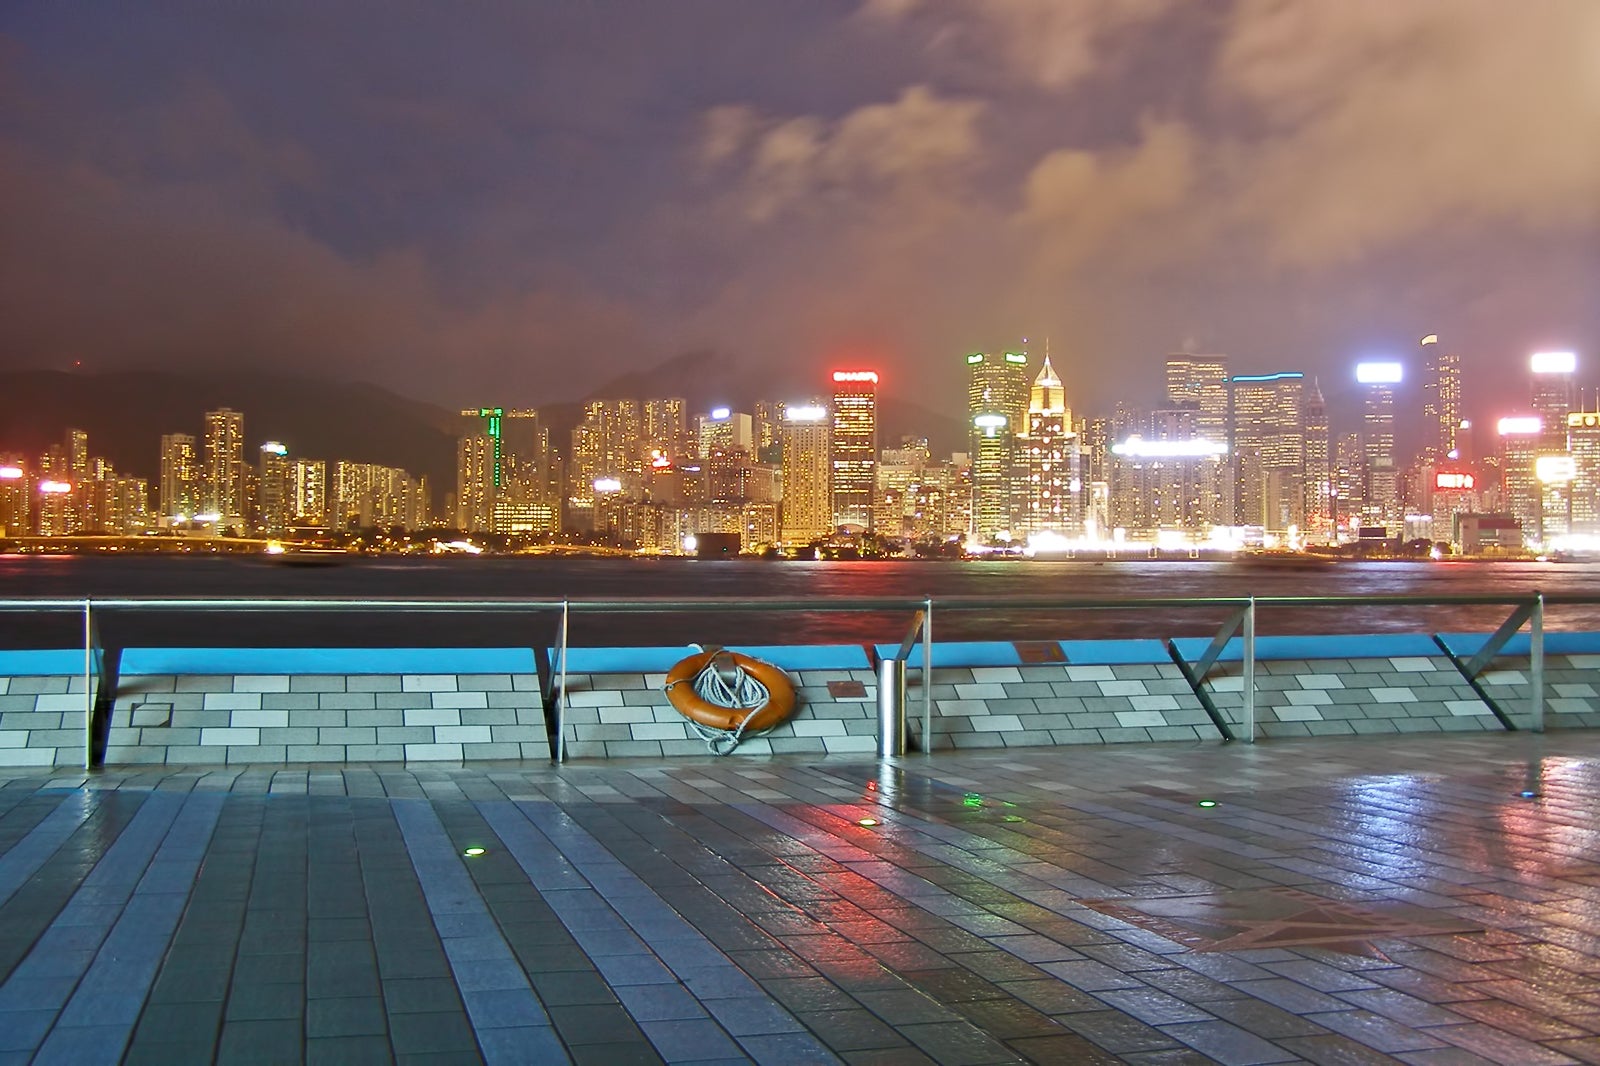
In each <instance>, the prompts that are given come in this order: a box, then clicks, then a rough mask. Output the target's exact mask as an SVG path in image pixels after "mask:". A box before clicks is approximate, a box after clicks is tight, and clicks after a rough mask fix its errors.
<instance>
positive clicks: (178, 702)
mask: <svg viewBox="0 0 1600 1066" xmlns="http://www.w3.org/2000/svg"><path fill="white" fill-rule="evenodd" d="M549 757H550V743H549V735H548V732H547V730H546V728H545V718H544V704H543V700H542V698H541V696H540V693H539V679H538V676H537V675H535V674H399V675H396V674H387V675H385V674H350V675H340V674H334V675H327V674H234V675H206V676H174V675H153V676H140V677H133V678H124V679H123V682H122V684H121V685H120V686H119V687H118V692H117V698H116V702H115V703H114V704H113V708H112V714H111V732H110V737H109V740H108V743H107V746H106V759H105V761H106V763H107V764H108V765H115V764H120V763H259V762H270V763H277V762H400V761H406V762H417V761H421V760H446V761H450V762H461V761H464V760H473V759H548V758H549Z"/></svg>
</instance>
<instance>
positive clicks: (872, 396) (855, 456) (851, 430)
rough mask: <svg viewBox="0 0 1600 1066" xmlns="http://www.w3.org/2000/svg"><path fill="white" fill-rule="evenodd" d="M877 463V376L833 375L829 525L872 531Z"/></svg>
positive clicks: (857, 373)
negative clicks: (873, 492) (830, 507)
mask: <svg viewBox="0 0 1600 1066" xmlns="http://www.w3.org/2000/svg"><path fill="white" fill-rule="evenodd" d="M877 461H878V372H877V371H876V370H835V371H834V372H833V524H834V525H835V526H844V527H850V528H853V529H855V530H870V529H871V528H872V491H873V487H874V484H875V482H876V480H877V477H876V474H875V472H874V467H875V466H876V464H877Z"/></svg>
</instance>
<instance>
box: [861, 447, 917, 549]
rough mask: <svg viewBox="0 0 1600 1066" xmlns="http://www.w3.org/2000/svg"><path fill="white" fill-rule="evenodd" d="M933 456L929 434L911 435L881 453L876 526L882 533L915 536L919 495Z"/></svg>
mask: <svg viewBox="0 0 1600 1066" xmlns="http://www.w3.org/2000/svg"><path fill="white" fill-rule="evenodd" d="M929 458H930V454H929V451H928V442H927V439H926V438H911V437H907V438H905V439H904V440H903V441H902V442H901V446H900V447H898V448H885V449H883V451H882V452H880V453H879V455H878V469H877V479H878V480H877V487H876V490H875V493H874V496H873V500H874V502H873V508H874V511H873V516H872V528H873V529H874V530H876V531H877V532H878V533H879V534H881V535H883V536H885V537H902V538H911V537H914V536H916V535H917V534H918V533H919V532H920V530H919V528H918V524H917V522H916V518H917V507H918V496H919V494H920V492H921V489H922V485H923V479H924V475H925V471H926V470H927V468H928V461H929Z"/></svg>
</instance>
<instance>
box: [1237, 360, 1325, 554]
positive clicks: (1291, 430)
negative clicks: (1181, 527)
mask: <svg viewBox="0 0 1600 1066" xmlns="http://www.w3.org/2000/svg"><path fill="white" fill-rule="evenodd" d="M1230 384H1231V386H1232V388H1231V392H1232V403H1231V407H1232V423H1233V432H1232V439H1231V442H1230V445H1231V451H1232V452H1233V458H1234V479H1235V480H1234V507H1233V521H1234V522H1235V523H1236V524H1238V525H1241V526H1245V527H1249V528H1256V529H1260V530H1261V531H1262V536H1263V538H1264V539H1265V538H1276V537H1279V536H1282V535H1285V534H1287V533H1288V532H1289V530H1290V529H1291V527H1293V528H1296V529H1304V528H1305V463H1306V455H1305V427H1304V422H1303V417H1304V414H1303V408H1302V393H1303V391H1304V387H1305V375H1304V374H1302V373H1299V372H1298V371H1285V372H1282V373H1277V374H1246V375H1236V376H1235V377H1234V378H1232V380H1231V382H1230Z"/></svg>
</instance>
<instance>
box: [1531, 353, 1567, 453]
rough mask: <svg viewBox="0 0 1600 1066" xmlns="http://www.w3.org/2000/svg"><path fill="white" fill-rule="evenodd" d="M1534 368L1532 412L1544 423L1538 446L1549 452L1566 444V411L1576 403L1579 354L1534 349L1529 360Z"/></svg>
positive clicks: (1561, 450)
mask: <svg viewBox="0 0 1600 1066" xmlns="http://www.w3.org/2000/svg"><path fill="white" fill-rule="evenodd" d="M1528 366H1529V369H1530V370H1531V371H1532V372H1533V413H1534V414H1536V415H1538V416H1539V418H1540V420H1541V421H1542V422H1543V424H1544V430H1543V435H1542V436H1541V437H1540V440H1539V446H1540V448H1542V449H1543V450H1544V451H1545V452H1546V453H1547V454H1550V453H1554V452H1564V451H1566V448H1567V415H1569V414H1571V413H1572V411H1573V409H1574V408H1575V407H1577V384H1576V380H1575V375H1576V374H1577V370H1578V357H1577V356H1576V355H1574V354H1573V353H1572V352H1535V353H1533V356H1532V357H1531V358H1530V359H1529V361H1528Z"/></svg>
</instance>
